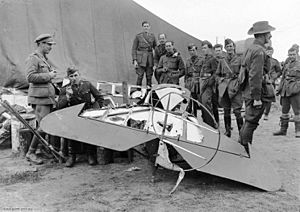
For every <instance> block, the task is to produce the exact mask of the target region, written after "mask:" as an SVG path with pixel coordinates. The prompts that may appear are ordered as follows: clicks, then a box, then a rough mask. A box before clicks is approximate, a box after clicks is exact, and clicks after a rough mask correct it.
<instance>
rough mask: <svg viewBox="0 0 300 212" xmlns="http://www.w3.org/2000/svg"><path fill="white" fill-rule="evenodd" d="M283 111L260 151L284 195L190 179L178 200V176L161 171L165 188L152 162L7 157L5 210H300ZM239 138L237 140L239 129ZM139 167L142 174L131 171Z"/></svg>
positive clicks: (0, 160) (293, 141)
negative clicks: (281, 130) (282, 132)
mask: <svg viewBox="0 0 300 212" xmlns="http://www.w3.org/2000/svg"><path fill="white" fill-rule="evenodd" d="M279 115H280V114H279V112H278V111H277V110H274V109H273V112H272V114H271V116H270V119H269V120H268V121H263V120H262V121H261V125H260V126H259V128H258V130H257V131H256V132H255V136H254V145H255V147H257V148H258V149H260V150H261V151H262V152H263V153H264V155H265V157H266V160H270V161H271V163H272V164H273V165H274V167H275V168H276V169H277V170H278V173H279V175H280V178H281V181H282V188H281V189H280V190H279V191H276V192H263V191H261V190H258V189H256V188H253V187H250V186H247V185H244V184H241V183H237V182H233V181H230V180H226V179H222V178H217V177H212V176H210V175H207V174H203V173H201V172H190V173H187V174H186V176H185V178H184V179H183V181H182V182H181V184H180V185H179V187H178V188H177V190H176V191H175V193H174V194H173V195H169V194H168V193H169V192H170V190H171V189H172V187H173V186H174V184H175V182H176V180H177V173H175V172H172V171H168V170H164V169H159V170H158V178H159V181H158V182H156V183H155V184H153V183H151V182H150V176H151V175H150V167H149V165H148V163H147V161H146V160H145V159H144V158H142V157H140V156H135V158H134V162H133V163H131V164H128V163H126V162H125V161H123V162H122V161H119V162H118V163H114V164H110V165H105V166H103V165H97V166H94V167H90V166H88V165H87V164H86V163H85V162H81V163H78V164H76V166H75V167H74V168H65V167H64V166H63V164H57V163H56V164H51V163H49V162H48V163H46V164H45V165H42V166H34V165H30V164H29V163H28V162H26V161H25V160H22V159H20V158H16V157H11V155H10V150H9V149H4V150H3V149H2V150H0V153H1V154H0V165H1V174H0V211H300V157H299V155H300V139H299V138H295V136H294V124H293V123H291V126H290V128H289V131H288V136H286V137H273V136H272V132H273V131H274V130H276V129H278V117H279ZM233 126H234V130H233V133H234V135H233V139H235V140H236V139H237V128H236V125H235V123H234V125H233ZM131 167H139V168H141V170H139V171H130V172H128V171H126V170H127V169H129V168H131Z"/></svg>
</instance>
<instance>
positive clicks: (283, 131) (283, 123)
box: [273, 117, 289, 136]
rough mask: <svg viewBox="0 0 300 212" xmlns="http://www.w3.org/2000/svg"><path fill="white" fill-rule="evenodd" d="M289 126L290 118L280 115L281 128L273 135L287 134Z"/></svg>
mask: <svg viewBox="0 0 300 212" xmlns="http://www.w3.org/2000/svg"><path fill="white" fill-rule="evenodd" d="M288 127H289V118H282V117H280V130H279V131H277V132H274V133H273V135H274V136H278V135H286V132H287V129H288Z"/></svg>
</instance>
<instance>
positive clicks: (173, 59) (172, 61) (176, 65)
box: [157, 41, 185, 85]
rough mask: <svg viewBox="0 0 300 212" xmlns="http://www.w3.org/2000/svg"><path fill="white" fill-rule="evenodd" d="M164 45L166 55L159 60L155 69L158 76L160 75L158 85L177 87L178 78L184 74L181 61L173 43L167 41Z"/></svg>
mask: <svg viewBox="0 0 300 212" xmlns="http://www.w3.org/2000/svg"><path fill="white" fill-rule="evenodd" d="M165 45H166V50H167V53H166V54H165V55H163V56H162V57H161V58H160V60H159V63H158V67H157V72H158V75H160V78H159V80H158V83H159V84H163V83H166V84H176V85H179V78H180V77H182V76H184V73H185V66H184V62H183V59H182V57H181V56H180V53H179V52H176V50H175V49H174V46H173V45H174V44H173V41H167V42H166V44H165Z"/></svg>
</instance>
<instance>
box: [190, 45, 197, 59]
mask: <svg viewBox="0 0 300 212" xmlns="http://www.w3.org/2000/svg"><path fill="white" fill-rule="evenodd" d="M189 53H190V56H191V57H193V56H196V55H197V49H196V47H195V46H194V47H193V48H192V49H190V50H189Z"/></svg>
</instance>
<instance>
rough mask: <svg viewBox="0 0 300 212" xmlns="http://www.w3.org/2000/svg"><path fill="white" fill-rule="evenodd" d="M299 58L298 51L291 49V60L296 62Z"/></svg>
mask: <svg viewBox="0 0 300 212" xmlns="http://www.w3.org/2000/svg"><path fill="white" fill-rule="evenodd" d="M296 58H297V52H296V51H290V52H289V59H290V61H291V62H294V61H295V60H296Z"/></svg>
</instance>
